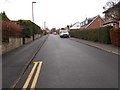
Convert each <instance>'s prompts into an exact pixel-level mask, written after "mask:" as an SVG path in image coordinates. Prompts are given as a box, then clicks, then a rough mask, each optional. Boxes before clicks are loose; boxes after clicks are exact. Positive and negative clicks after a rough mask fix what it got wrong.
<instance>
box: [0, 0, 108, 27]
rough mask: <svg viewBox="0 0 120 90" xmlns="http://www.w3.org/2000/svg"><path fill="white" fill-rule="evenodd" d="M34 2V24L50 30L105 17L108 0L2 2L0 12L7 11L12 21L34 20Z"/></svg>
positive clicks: (3, 0) (6, 0)
mask: <svg viewBox="0 0 120 90" xmlns="http://www.w3.org/2000/svg"><path fill="white" fill-rule="evenodd" d="M32 1H36V2H37V3H35V4H34V17H35V18H34V22H35V23H36V24H38V25H39V26H41V27H44V21H46V25H47V26H48V28H54V27H56V28H61V27H65V26H66V25H70V24H73V23H75V22H77V21H80V22H81V21H83V20H84V19H85V18H86V17H88V18H89V17H94V16H97V15H101V16H103V14H102V12H103V11H104V10H103V6H104V5H105V4H106V2H107V1H108V0H0V2H1V3H0V11H1V12H2V11H5V12H6V14H7V16H8V17H9V18H10V19H11V20H18V19H25V20H32Z"/></svg>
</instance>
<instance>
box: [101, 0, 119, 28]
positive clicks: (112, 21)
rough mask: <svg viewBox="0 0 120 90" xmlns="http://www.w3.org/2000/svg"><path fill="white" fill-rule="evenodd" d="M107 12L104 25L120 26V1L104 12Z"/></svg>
mask: <svg viewBox="0 0 120 90" xmlns="http://www.w3.org/2000/svg"><path fill="white" fill-rule="evenodd" d="M103 13H104V14H105V24H104V26H113V27H115V28H120V2H118V3H117V4H116V5H114V6H113V7H111V8H109V9H108V10H106V11H104V12H103Z"/></svg>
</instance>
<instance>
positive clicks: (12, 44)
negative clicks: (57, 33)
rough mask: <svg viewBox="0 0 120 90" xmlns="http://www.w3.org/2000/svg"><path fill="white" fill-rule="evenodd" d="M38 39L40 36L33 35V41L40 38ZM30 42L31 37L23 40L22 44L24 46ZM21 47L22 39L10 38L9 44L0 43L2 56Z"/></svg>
mask: <svg viewBox="0 0 120 90" xmlns="http://www.w3.org/2000/svg"><path fill="white" fill-rule="evenodd" d="M40 37H41V35H40V34H36V35H35V39H37V38H40ZM31 41H33V37H32V36H31V37H30V38H25V41H24V43H25V44H26V43H29V42H31ZM22 45H23V38H12V37H10V38H9V42H3V43H2V54H3V53H6V52H9V51H11V50H13V49H15V48H18V47H20V46H22Z"/></svg>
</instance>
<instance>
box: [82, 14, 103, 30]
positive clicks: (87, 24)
mask: <svg viewBox="0 0 120 90" xmlns="http://www.w3.org/2000/svg"><path fill="white" fill-rule="evenodd" d="M104 23H105V21H104V19H102V18H101V17H100V16H99V15H97V16H95V17H93V18H88V19H87V18H86V19H85V20H84V21H83V22H81V23H80V26H81V28H86V29H93V28H99V27H102V26H103V24H104Z"/></svg>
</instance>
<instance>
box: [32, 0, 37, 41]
mask: <svg viewBox="0 0 120 90" xmlns="http://www.w3.org/2000/svg"><path fill="white" fill-rule="evenodd" d="M34 3H36V2H32V21H33V23H34V11H33V10H34V9H33V4H34ZM32 29H34V28H33V25H32ZM32 34H33V40H34V30H33V32H32Z"/></svg>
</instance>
